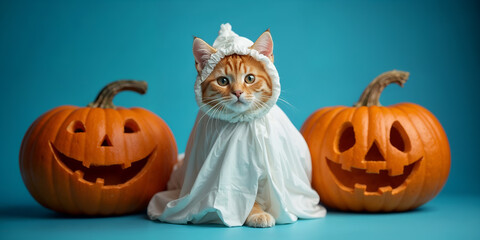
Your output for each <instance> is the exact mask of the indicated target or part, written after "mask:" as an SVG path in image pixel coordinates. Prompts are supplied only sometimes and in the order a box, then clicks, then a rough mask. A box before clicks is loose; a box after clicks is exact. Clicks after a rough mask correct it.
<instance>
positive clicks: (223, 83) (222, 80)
mask: <svg viewBox="0 0 480 240" xmlns="http://www.w3.org/2000/svg"><path fill="white" fill-rule="evenodd" d="M217 83H218V85H220V86H227V85H228V83H229V81H228V78H226V77H219V78H217Z"/></svg>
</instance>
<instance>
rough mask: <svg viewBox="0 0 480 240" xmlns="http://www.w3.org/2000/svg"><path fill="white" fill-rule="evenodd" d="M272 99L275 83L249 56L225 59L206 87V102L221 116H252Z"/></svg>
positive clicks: (204, 87)
mask: <svg viewBox="0 0 480 240" xmlns="http://www.w3.org/2000/svg"><path fill="white" fill-rule="evenodd" d="M271 96H272V82H271V80H270V77H269V76H268V74H267V73H266V72H265V69H264V66H263V64H262V63H260V62H258V61H257V60H255V59H253V58H252V57H251V56H248V55H236V54H234V55H230V56H227V57H225V58H224V59H222V60H221V61H220V62H219V63H218V64H217V66H216V67H215V69H214V70H213V72H212V73H211V74H210V76H209V77H208V78H207V79H206V80H205V81H204V82H203V83H202V100H203V103H204V104H208V105H210V106H211V108H212V111H214V110H217V112H218V114H228V113H229V112H234V113H239V112H244V113H248V111H249V110H256V109H257V108H261V107H262V106H263V104H264V103H265V102H267V101H268V99H269V98H270V97H271Z"/></svg>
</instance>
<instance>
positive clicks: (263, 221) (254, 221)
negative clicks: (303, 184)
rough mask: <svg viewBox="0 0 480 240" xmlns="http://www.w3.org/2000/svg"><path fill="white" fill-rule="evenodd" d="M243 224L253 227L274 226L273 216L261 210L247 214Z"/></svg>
mask: <svg viewBox="0 0 480 240" xmlns="http://www.w3.org/2000/svg"><path fill="white" fill-rule="evenodd" d="M245 224H246V225H247V226H249V227H254V228H267V227H273V226H275V218H273V216H272V215H270V213H267V212H262V213H255V214H251V215H250V216H248V218H247V220H246V221H245Z"/></svg>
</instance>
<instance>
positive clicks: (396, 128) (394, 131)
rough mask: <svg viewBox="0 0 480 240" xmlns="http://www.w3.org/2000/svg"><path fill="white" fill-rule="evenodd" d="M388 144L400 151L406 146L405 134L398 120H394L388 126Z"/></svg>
mask: <svg viewBox="0 0 480 240" xmlns="http://www.w3.org/2000/svg"><path fill="white" fill-rule="evenodd" d="M390 144H392V146H394V147H395V148H396V149H398V150H400V151H402V152H405V151H406V150H407V148H408V144H409V142H408V138H407V135H406V133H405V130H404V129H403V127H402V125H401V124H400V123H399V122H398V121H395V122H394V123H393V124H392V128H390Z"/></svg>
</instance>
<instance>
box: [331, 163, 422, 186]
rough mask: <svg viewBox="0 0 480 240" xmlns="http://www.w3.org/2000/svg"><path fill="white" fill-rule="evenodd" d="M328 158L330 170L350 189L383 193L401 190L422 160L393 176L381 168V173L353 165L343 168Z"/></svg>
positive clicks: (338, 180)
mask: <svg viewBox="0 0 480 240" xmlns="http://www.w3.org/2000/svg"><path fill="white" fill-rule="evenodd" d="M326 160H327V165H328V167H329V168H330V172H331V173H332V174H333V175H334V177H335V180H336V182H337V183H340V184H341V185H342V186H343V187H344V188H347V190H348V191H354V190H359V191H363V192H367V193H371V194H383V193H386V192H392V191H399V190H402V189H403V188H404V187H406V182H407V180H408V178H409V177H410V175H411V174H412V172H414V171H415V170H416V169H418V166H419V165H420V161H421V160H422V158H420V159H418V160H417V161H415V162H413V163H411V164H409V165H407V166H404V167H403V173H402V174H400V175H397V176H391V175H390V174H389V171H388V170H386V169H385V170H380V171H379V173H367V170H366V169H358V168H354V167H351V169H350V170H345V169H342V164H340V163H336V162H333V161H332V160H330V159H328V158H327V159H326Z"/></svg>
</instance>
